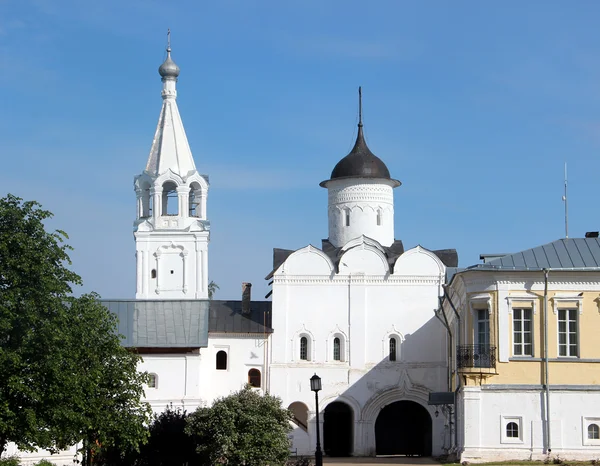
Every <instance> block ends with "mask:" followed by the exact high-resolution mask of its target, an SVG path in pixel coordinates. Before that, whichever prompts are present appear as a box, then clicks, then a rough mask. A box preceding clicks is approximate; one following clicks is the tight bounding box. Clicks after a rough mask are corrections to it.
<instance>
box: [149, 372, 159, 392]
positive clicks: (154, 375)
mask: <svg viewBox="0 0 600 466" xmlns="http://www.w3.org/2000/svg"><path fill="white" fill-rule="evenodd" d="M148 375H149V376H150V377H154V386H151V385H150V384H148V385H147V387H148V389H150V390H156V389H157V388H158V375H157V374H156V372H149V373H148Z"/></svg>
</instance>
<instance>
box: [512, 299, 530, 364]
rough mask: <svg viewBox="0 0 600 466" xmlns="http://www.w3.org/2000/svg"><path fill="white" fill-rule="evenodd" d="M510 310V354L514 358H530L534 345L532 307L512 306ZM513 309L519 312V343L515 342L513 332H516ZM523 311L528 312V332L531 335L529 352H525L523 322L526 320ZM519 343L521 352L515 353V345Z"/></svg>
mask: <svg viewBox="0 0 600 466" xmlns="http://www.w3.org/2000/svg"><path fill="white" fill-rule="evenodd" d="M511 310H512V312H511V314H512V316H513V317H512V355H513V356H514V357H515V358H532V357H533V355H534V354H535V345H534V338H533V336H534V326H533V322H534V319H533V314H534V312H533V309H532V308H530V307H524V306H515V307H513V308H511ZM515 311H520V312H521V319H520V322H521V330H520V332H519V333H520V334H521V343H515V334H516V329H515V318H516V312H515ZM525 313H529V319H528V320H529V324H530V325H529V334H530V335H531V354H525V338H524V337H525V333H526V332H525V330H524V323H525V321H526V319H525V318H524V314H525ZM517 344H518V345H520V346H521V354H516V353H515V345H517Z"/></svg>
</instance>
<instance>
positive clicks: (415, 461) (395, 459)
mask: <svg viewBox="0 0 600 466" xmlns="http://www.w3.org/2000/svg"><path fill="white" fill-rule="evenodd" d="M323 464H324V465H326V464H337V465H338V466H352V465H353V464H365V465H369V464H370V465H376V466H384V465H386V464H404V465H439V464H440V463H438V462H437V461H435V460H434V459H432V458H428V457H426V458H421V457H419V456H388V457H381V456H378V457H377V458H323Z"/></svg>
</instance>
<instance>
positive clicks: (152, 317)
mask: <svg viewBox="0 0 600 466" xmlns="http://www.w3.org/2000/svg"><path fill="white" fill-rule="evenodd" d="M101 303H102V304H103V305H104V306H106V307H107V308H108V310H109V311H111V312H113V313H114V314H116V315H117V317H118V319H119V325H118V332H119V333H120V334H121V335H123V336H124V337H125V340H123V342H122V345H123V346H126V347H135V348H200V347H205V346H208V315H209V301H208V300H148V301H142V300H135V301H134V300H102V301H101Z"/></svg>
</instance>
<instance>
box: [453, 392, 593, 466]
mask: <svg viewBox="0 0 600 466" xmlns="http://www.w3.org/2000/svg"><path fill="white" fill-rule="evenodd" d="M507 388H508V387H504V388H503V389H494V388H493V386H492V387H490V388H488V389H481V387H463V388H462V389H461V393H460V403H461V405H462V406H464V412H462V411H461V410H459V430H460V435H459V447H460V449H461V450H462V454H461V461H471V462H487V461H507V460H530V459H533V460H542V459H544V458H546V454H545V444H544V431H545V428H546V427H545V419H546V417H545V397H544V391H543V390H542V389H541V388H540V389H525V388H519V387H518V386H515V387H514V388H510V389H507ZM508 422H515V423H517V425H518V426H519V437H518V438H509V437H507V435H506V425H507V423H508ZM590 423H595V424H597V425H599V426H600V392H599V391H598V390H591V389H587V390H586V389H585V387H580V388H579V389H577V387H575V386H573V387H570V389H569V390H565V389H553V390H551V392H550V425H551V427H550V434H551V435H550V437H551V453H550V454H549V456H550V457H551V458H554V457H556V456H558V457H560V458H563V459H567V460H577V459H581V460H589V459H590V458H599V457H600V441H599V440H589V439H588V438H587V428H588V424H590Z"/></svg>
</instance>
